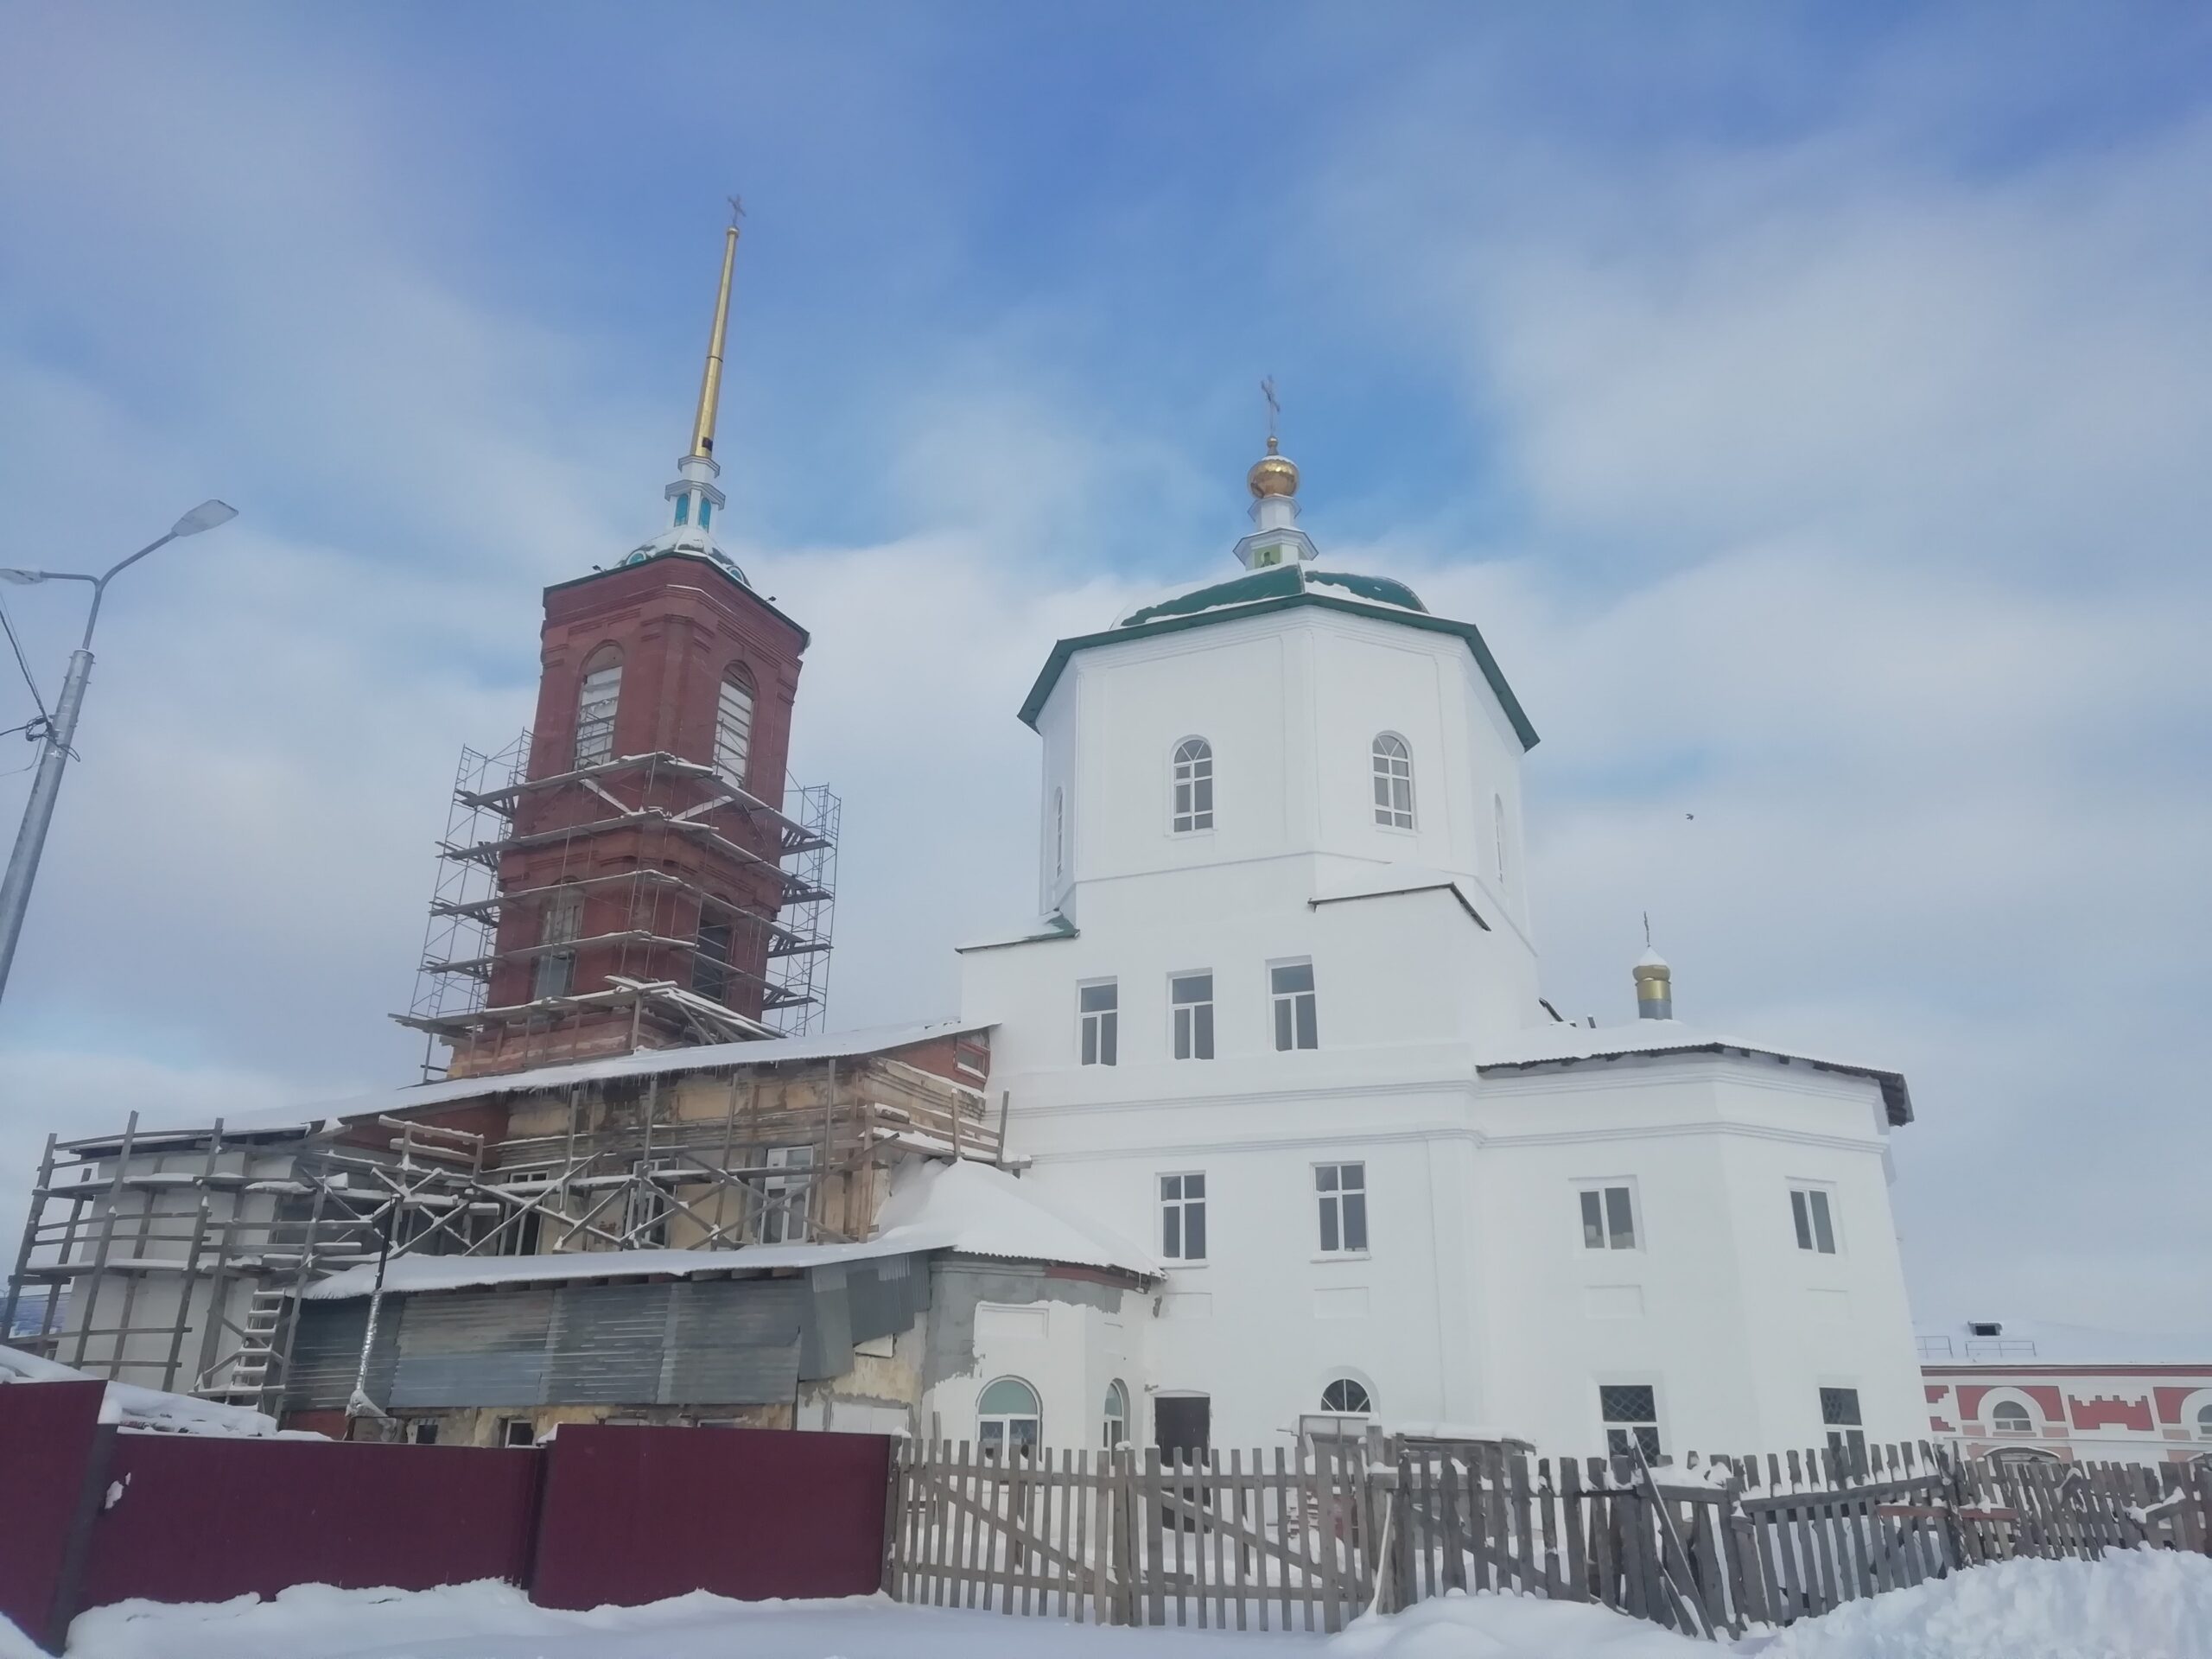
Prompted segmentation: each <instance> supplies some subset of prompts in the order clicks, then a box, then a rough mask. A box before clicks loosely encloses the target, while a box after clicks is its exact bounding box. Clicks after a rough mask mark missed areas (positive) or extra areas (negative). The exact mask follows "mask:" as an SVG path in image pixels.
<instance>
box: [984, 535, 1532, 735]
mask: <svg viewBox="0 0 2212 1659" xmlns="http://www.w3.org/2000/svg"><path fill="white" fill-rule="evenodd" d="M1298 606H1318V607H1323V608H1325V609H1329V610H1334V611H1339V612H1345V613H1351V614H1352V615H1356V616H1369V617H1374V618H1377V619H1379V620H1384V621H1389V622H1394V623H1397V624H1400V625H1402V626H1407V627H1412V628H1420V629H1425V630H1427V631H1430V632H1438V633H1448V634H1452V635H1455V636H1457V637H1458V638H1459V639H1461V640H1463V641H1464V642H1465V645H1466V646H1467V649H1468V651H1469V652H1471V653H1472V655H1473V657H1474V658H1475V662H1476V664H1477V666H1478V667H1479V668H1480V669H1481V671H1482V673H1483V677H1484V679H1486V680H1487V681H1488V682H1489V683H1490V687H1491V691H1492V692H1493V693H1495V694H1496V696H1497V701H1498V705H1499V707H1501V708H1502V709H1503V710H1504V711H1505V717H1506V719H1507V721H1510V723H1511V725H1512V727H1513V730H1514V734H1515V735H1516V736H1517V737H1518V738H1519V739H1520V740H1521V747H1522V748H1524V749H1533V748H1534V747H1536V728H1535V727H1534V726H1531V725H1530V724H1529V717H1528V715H1526V714H1525V713H1524V712H1522V708H1521V700H1520V699H1519V698H1518V697H1516V696H1514V694H1513V688H1512V687H1511V686H1510V685H1508V684H1507V683H1506V682H1505V674H1504V671H1503V670H1502V669H1500V668H1499V667H1498V665H1497V658H1495V657H1493V656H1491V650H1490V646H1489V645H1487V644H1486V643H1485V642H1484V639H1483V636H1482V631H1481V630H1480V629H1479V628H1478V627H1476V626H1475V625H1474V624H1473V623H1471V622H1455V621H1453V620H1452V619H1451V618H1449V617H1443V616H1435V615H1433V614H1431V613H1430V612H1429V609H1428V607H1427V606H1426V605H1424V604H1422V603H1421V597H1420V595H1419V594H1415V593H1414V590H1413V589H1412V588H1408V587H1407V586H1406V585H1405V583H1403V582H1397V581H1394V580H1392V579H1391V578H1390V577H1389V576H1372V575H1365V574H1363V573H1362V572H1359V571H1355V570H1324V569H1319V568H1318V567H1316V566H1314V565H1313V564H1311V563H1308V562H1307V561H1306V560H1303V559H1299V560H1295V561H1294V562H1292V563H1287V564H1278V565H1270V566H1268V567H1265V568H1263V569H1258V570H1248V571H1244V572H1243V573H1241V574H1239V575H1234V576H1228V577H1224V578H1222V579H1221V580H1218V581H1214V582H1198V583H1197V584H1195V585H1193V586H1191V587H1187V588H1178V589H1176V590H1174V591H1173V592H1171V593H1169V594H1165V595H1163V596H1161V597H1160V598H1158V599H1154V600H1149V601H1146V602H1145V603H1144V604H1141V605H1138V606H1135V607H1131V608H1130V609H1128V610H1127V611H1124V612H1123V613H1122V614H1121V616H1119V617H1118V618H1116V620H1115V621H1114V624H1113V626H1110V627H1106V628H1102V629H1101V630H1099V631H1098V632H1096V633H1084V634H1077V635H1076V636H1075V637H1074V638H1072V639H1062V640H1059V641H1058V642H1057V643H1056V644H1055V645H1053V646H1052V655H1051V656H1049V657H1048V658H1046V661H1045V666H1044V667H1043V668H1042V669H1041V670H1039V672H1038V675H1037V678H1036V681H1035V683H1033V684H1032V685H1031V687H1030V688H1029V695H1028V696H1027V697H1026V698H1024V699H1023V701H1022V704H1021V709H1020V719H1021V721H1022V723H1023V724H1024V725H1027V726H1029V727H1032V728H1033V727H1035V725H1036V724H1037V717H1038V715H1039V714H1040V713H1042V712H1043V710H1044V707H1045V704H1046V701H1047V700H1048V699H1049V698H1050V697H1051V696H1052V688H1053V686H1055V685H1056V684H1058V683H1059V678H1060V676H1061V674H1062V673H1063V672H1065V670H1066V668H1067V665H1068V664H1069V663H1070V662H1071V661H1072V660H1073V659H1074V657H1075V654H1076V653H1077V652H1079V651H1088V650H1090V649H1092V648H1093V647H1096V646H1101V645H1120V644H1122V643H1123V642H1124V641H1127V640H1130V639H1150V638H1153V637H1154V636H1156V635H1160V634H1166V633H1171V632H1177V631H1179V630H1181V629H1185V628H1195V627H1205V626H1211V624H1213V623H1216V622H1226V621H1234V620H1238V619H1240V618H1243V617H1251V616H1264V615H1267V614H1268V613H1271V612H1275V611H1281V610H1286V609H1289V608H1291V607H1298Z"/></svg>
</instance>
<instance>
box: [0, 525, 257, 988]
mask: <svg viewBox="0 0 2212 1659" xmlns="http://www.w3.org/2000/svg"><path fill="white" fill-rule="evenodd" d="M237 517H238V509H237V508H236V507H232V506H226V505H224V504H223V503H222V502H220V501H202V502H201V503H200V505H198V506H196V507H194V509H193V510H192V511H191V512H188V513H186V514H185V515H184V517H183V518H180V519H178V520H177V521H176V523H175V524H171V525H170V526H169V530H168V535H166V536H163V537H161V538H160V539H159V540H156V541H151V542H149V543H146V545H145V546H143V547H142V548H140V549H139V550H137V552H136V553H133V554H132V555H131V556H130V557H129V558H127V559H125V560H124V561H123V562H122V563H120V564H116V565H112V566H111V567H110V568H109V569H108V570H107V571H106V572H105V574H104V575H97V576H93V575H83V574H81V573H79V572H77V571H70V570H8V569H0V580H4V581H8V582H90V583H92V613H91V614H90V615H88V616H86V618H85V638H84V639H83V641H82V642H81V643H80V644H79V645H78V647H77V649H76V650H75V651H73V652H71V653H70V656H69V671H68V673H67V676H65V677H64V678H63V679H62V682H61V696H60V699H59V700H58V701H57V702H55V703H54V713H53V714H52V715H48V717H47V718H46V719H45V720H43V721H41V722H40V732H39V744H40V751H39V757H38V776H37V778H35V779H33V780H32V783H31V798H30V800H29V802H28V803H27V804H25V805H24V807H23V827H22V829H19V830H17V831H16V850H15V851H14V853H13V854H11V855H10V856H9V859H8V874H7V877H6V879H5V880H0V995H6V994H7V989H8V969H10V967H11V966H12V965H13V964H14V963H15V960H16V939H17V938H20V937H21V936H22V931H23V912H25V911H26V910H28V909H29V907H30V901H31V883H32V881H33V880H35V879H36V877H37V875H38V861H39V855H40V854H41V853H42V852H43V851H45V849H46V827H47V825H48V824H49V823H52V822H53V821H54V799H55V798H56V797H57V796H59V795H60V793H61V772H62V768H63V767H65V766H67V765H68V764H69V753H70V750H69V745H70V741H71V740H72V739H73V738H74V737H75V736H76V734H77V714H78V711H79V709H82V708H83V707H84V706H85V682H86V680H88V679H90V678H91V677H92V629H93V627H94V626H95V625H96V624H98V622H99V620H100V601H101V600H102V599H104V598H105V597H106V596H107V585H108V583H109V582H112V581H114V580H115V579H116V577H118V575H122V574H123V572H124V571H125V570H127V569H130V567H131V566H132V565H134V564H136V563H138V561H139V560H141V559H143V558H144V557H145V556H147V555H148V554H149V553H151V552H154V551H155V550H157V549H160V548H163V547H166V546H168V544H169V543H171V542H174V541H175V540H177V539H178V538H179V537H185V536H197V535H198V534H199V533H200V531H203V530H213V529H214V528H215V526H216V525H218V524H228V523H229V522H230V521H231V520H232V519H233V518H237Z"/></svg>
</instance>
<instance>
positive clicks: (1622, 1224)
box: [1576, 1186, 1636, 1250]
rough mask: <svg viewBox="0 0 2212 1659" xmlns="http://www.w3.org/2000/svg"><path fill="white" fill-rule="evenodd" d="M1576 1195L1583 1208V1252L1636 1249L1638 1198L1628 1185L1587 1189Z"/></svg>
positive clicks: (1589, 1187) (1590, 1187)
mask: <svg viewBox="0 0 2212 1659" xmlns="http://www.w3.org/2000/svg"><path fill="white" fill-rule="evenodd" d="M1576 1196H1577V1197H1578V1198H1580V1201H1581V1205H1582V1248H1583V1249H1586V1250H1632V1249H1635V1248H1636V1195H1635V1194H1634V1193H1633V1192H1630V1190H1629V1189H1628V1188H1627V1187H1625V1186H1586V1187H1584V1188H1583V1189H1582V1190H1581V1192H1580V1193H1578V1194H1577V1195H1576Z"/></svg>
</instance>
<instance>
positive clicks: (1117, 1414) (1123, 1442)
mask: <svg viewBox="0 0 2212 1659" xmlns="http://www.w3.org/2000/svg"><path fill="white" fill-rule="evenodd" d="M1098 1441H1099V1444H1100V1445H1102V1446H1104V1447H1105V1448H1106V1449H1107V1450H1108V1451H1109V1452H1111V1451H1112V1450H1113V1449H1114V1448H1115V1447H1116V1446H1127V1445H1128V1442H1129V1391H1128V1389H1126V1388H1125V1387H1123V1386H1122V1383H1121V1382H1120V1381H1119V1380H1118V1379H1116V1381H1114V1382H1111V1383H1108V1384H1107V1385H1106V1408H1105V1410H1104V1412H1103V1414H1102V1415H1101V1417H1100V1420H1099V1430H1098Z"/></svg>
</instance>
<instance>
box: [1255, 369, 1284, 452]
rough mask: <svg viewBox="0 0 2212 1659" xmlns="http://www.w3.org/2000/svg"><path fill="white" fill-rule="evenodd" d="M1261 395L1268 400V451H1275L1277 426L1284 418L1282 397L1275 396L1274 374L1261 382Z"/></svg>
mask: <svg viewBox="0 0 2212 1659" xmlns="http://www.w3.org/2000/svg"><path fill="white" fill-rule="evenodd" d="M1260 396H1262V397H1264V398H1266V399H1267V400H1268V454H1271V455H1272V454H1274V452H1275V427H1276V425H1277V423H1279V422H1280V421H1281V419H1282V399H1281V398H1280V397H1276V396H1275V378H1274V376H1273V375H1272V374H1270V375H1268V376H1266V377H1265V378H1262V380H1261V382H1260Z"/></svg>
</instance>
